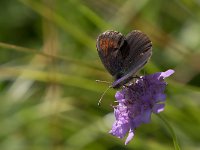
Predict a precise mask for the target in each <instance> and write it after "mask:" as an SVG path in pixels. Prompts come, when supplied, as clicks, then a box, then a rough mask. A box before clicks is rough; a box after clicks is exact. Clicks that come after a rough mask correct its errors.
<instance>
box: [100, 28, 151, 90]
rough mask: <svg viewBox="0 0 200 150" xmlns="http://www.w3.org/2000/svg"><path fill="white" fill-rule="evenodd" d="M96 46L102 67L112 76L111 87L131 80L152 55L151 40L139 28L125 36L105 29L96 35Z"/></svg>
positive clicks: (117, 86) (119, 85)
mask: <svg viewBox="0 0 200 150" xmlns="http://www.w3.org/2000/svg"><path fill="white" fill-rule="evenodd" d="M96 48H97V51H98V54H99V57H100V59H101V61H102V63H103V65H104V67H105V68H106V69H107V71H108V72H109V73H110V74H111V75H112V76H113V77H114V82H113V83H112V85H111V86H110V87H112V88H120V87H121V86H123V85H125V84H126V83H128V82H129V81H130V80H132V79H133V78H134V75H135V73H136V72H137V71H139V70H140V69H142V68H143V67H144V65H145V64H146V63H147V61H148V60H149V59H150V57H151V55H152V42H151V40H150V39H149V37H148V36H147V35H146V34H144V33H142V32H141V31H139V30H133V31H132V32H130V33H128V34H127V35H126V36H124V35H123V34H121V33H120V32H118V31H112V30H109V31H105V32H103V33H102V34H100V35H99V36H98V38H97V42H96Z"/></svg>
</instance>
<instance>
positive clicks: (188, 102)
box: [0, 0, 200, 150]
mask: <svg viewBox="0 0 200 150" xmlns="http://www.w3.org/2000/svg"><path fill="white" fill-rule="evenodd" d="M0 18H1V19H0V81H1V82H0V127H1V131H0V149H1V150H50V149H52V150H121V149H127V150H128V149H130V150H132V149H137V150H173V149H174V145H173V140H174V141H175V140H176V139H173V138H172V137H171V132H170V130H171V128H170V130H168V128H167V126H168V125H171V127H172V128H173V130H174V132H173V134H175V135H176V137H177V140H178V142H179V144H180V147H181V149H183V150H197V149H199V147H200V143H199V141H200V117H199V115H200V74H199V72H200V2H199V1H198V0H171V1H166V0H140V1H137V0H113V1H109V0H97V1H95V0H1V1H0ZM108 29H113V30H117V31H120V32H122V33H123V34H127V33H128V32H130V31H131V30H134V29H137V30H141V31H143V32H145V33H146V34H147V35H149V37H150V38H151V40H152V42H153V56H152V58H151V60H150V62H149V63H148V64H147V65H146V66H145V68H144V69H143V70H142V71H141V72H140V74H151V73H155V72H159V71H166V70H167V69H170V68H171V69H174V70H175V74H174V75H173V76H172V77H170V78H169V79H167V82H168V86H167V90H166V93H167V101H166V107H165V111H164V112H162V113H161V115H162V116H163V117H164V118H165V119H164V120H166V121H167V122H168V124H167V126H166V124H165V123H164V122H163V121H162V119H163V117H161V118H162V119H160V118H159V117H157V116H156V115H153V116H152V122H151V123H150V124H145V125H142V126H141V127H140V128H138V129H137V130H136V135H135V137H134V139H133V141H131V142H130V143H129V144H128V145H127V146H124V140H120V139H117V138H116V137H113V136H111V135H110V134H108V131H109V130H110V129H111V127H112V123H113V121H114V115H113V113H112V112H113V108H112V107H111V105H114V100H115V98H114V94H115V92H116V91H115V90H114V89H111V90H109V91H108V92H107V93H106V95H105V97H104V99H103V102H102V105H101V107H98V105H97V103H98V100H99V98H100V96H101V94H102V93H103V92H104V90H105V89H106V88H107V87H108V85H106V84H103V83H96V82H95V80H96V79H99V80H105V81H112V77H111V76H110V75H109V73H108V72H107V71H105V69H104V67H103V65H102V64H101V62H100V59H99V58H98V54H97V52H96V47H95V42H96V37H97V36H98V34H100V33H101V32H103V31H105V30H108Z"/></svg>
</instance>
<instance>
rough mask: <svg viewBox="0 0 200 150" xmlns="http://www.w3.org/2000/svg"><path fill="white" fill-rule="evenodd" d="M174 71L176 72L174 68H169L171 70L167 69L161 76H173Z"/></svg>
mask: <svg viewBox="0 0 200 150" xmlns="http://www.w3.org/2000/svg"><path fill="white" fill-rule="evenodd" d="M173 73H174V70H172V69H169V70H167V71H165V72H162V73H161V75H160V76H161V77H163V78H166V77H169V76H171V75H172V74H173Z"/></svg>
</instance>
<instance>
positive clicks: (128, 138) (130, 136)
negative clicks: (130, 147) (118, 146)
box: [125, 130, 134, 145]
mask: <svg viewBox="0 0 200 150" xmlns="http://www.w3.org/2000/svg"><path fill="white" fill-rule="evenodd" d="M133 137H134V133H133V131H132V130H131V131H129V134H128V137H127V138H126V141H125V145H127V144H128V143H129V142H130V141H131V140H132V138H133Z"/></svg>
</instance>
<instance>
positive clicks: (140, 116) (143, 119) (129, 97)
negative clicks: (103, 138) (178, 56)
mask: <svg viewBox="0 0 200 150" xmlns="http://www.w3.org/2000/svg"><path fill="white" fill-rule="evenodd" d="M173 73H174V70H171V69H170V70H167V71H166V72H158V73H155V74H151V75H147V76H141V77H140V78H139V79H138V80H136V82H135V83H131V84H129V85H128V86H124V87H123V88H122V90H121V91H118V92H117V93H116V95H115V98H116V99H117V101H118V103H119V104H118V105H117V106H114V114H115V118H116V121H115V122H114V124H113V126H112V129H111V130H110V132H109V133H111V134H112V135H113V136H116V137H118V138H123V137H124V136H125V135H126V134H127V132H128V137H127V138H126V141H125V145H126V144H128V143H129V142H130V140H131V139H132V138H133V136H134V130H135V128H137V127H138V126H140V125H141V124H142V123H149V122H150V120H151V113H152V112H153V113H160V112H161V111H163V110H164V106H165V104H164V102H165V99H166V95H165V94H164V90H165V87H166V85H167V83H166V82H165V81H164V78H166V77H169V76H170V75H172V74H173Z"/></svg>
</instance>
